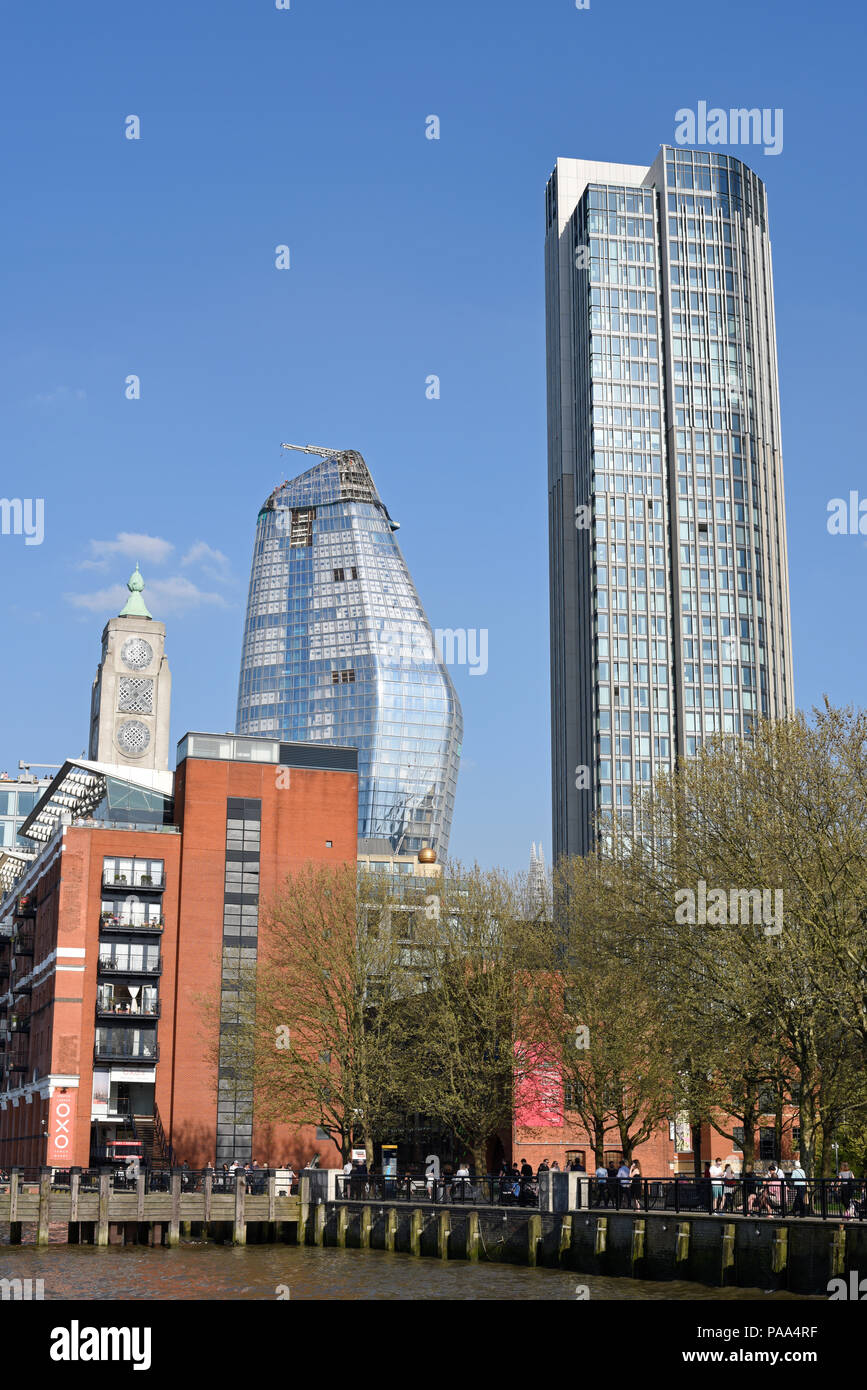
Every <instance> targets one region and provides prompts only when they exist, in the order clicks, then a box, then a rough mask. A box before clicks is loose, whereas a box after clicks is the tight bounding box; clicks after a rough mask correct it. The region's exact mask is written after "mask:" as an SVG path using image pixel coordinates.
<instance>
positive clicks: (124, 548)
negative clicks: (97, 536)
mask: <svg viewBox="0 0 867 1390" xmlns="http://www.w3.org/2000/svg"><path fill="white" fill-rule="evenodd" d="M89 545H90V554H91V558H90V559H89V560H82V562H81V566H80V568H81V569H86V570H96V569H100V570H101V569H105V567H106V565H107V564H108V562H109V560H110V559H111V558H112V557H113V556H119V555H125V556H127V558H128V559H130V560H135V561H136V562H137V563H144V564H149V565H164V564H165V563H166V561H167V560H168V558H169V556H170V555H171V553H172V551H173V550H174V548H175V547H174V546H173V545H172V543H171V541H164V540H162V539H161V538H160V537H159V536H148V535H144V534H142V533H141V532H137V531H118V533H117V536H116V538H115V539H114V540H113V541H90V542H89Z"/></svg>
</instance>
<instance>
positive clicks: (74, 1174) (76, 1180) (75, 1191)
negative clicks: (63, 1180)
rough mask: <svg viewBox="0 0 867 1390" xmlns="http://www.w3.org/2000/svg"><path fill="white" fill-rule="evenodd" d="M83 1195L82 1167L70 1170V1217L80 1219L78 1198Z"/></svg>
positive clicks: (72, 1219) (75, 1219) (74, 1219)
mask: <svg viewBox="0 0 867 1390" xmlns="http://www.w3.org/2000/svg"><path fill="white" fill-rule="evenodd" d="M80 1195H81V1169H80V1168H70V1170H69V1219H70V1221H75V1222H77V1221H78V1199H79V1196H80Z"/></svg>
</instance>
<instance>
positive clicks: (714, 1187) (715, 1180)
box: [708, 1158, 723, 1211]
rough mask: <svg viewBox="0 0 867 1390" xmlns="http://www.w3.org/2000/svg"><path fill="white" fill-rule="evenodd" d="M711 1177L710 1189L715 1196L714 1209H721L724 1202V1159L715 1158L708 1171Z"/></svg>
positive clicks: (713, 1196)
mask: <svg viewBox="0 0 867 1390" xmlns="http://www.w3.org/2000/svg"><path fill="white" fill-rule="evenodd" d="M708 1177H709V1178H710V1190H711V1196H712V1198H713V1209H714V1211H719V1210H720V1208H721V1207H722V1204H723V1169H722V1159H721V1158H715V1159H714V1161H713V1163H712V1164H711V1165H710V1169H709V1171H708Z"/></svg>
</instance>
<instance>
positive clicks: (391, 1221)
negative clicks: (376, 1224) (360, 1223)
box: [385, 1207, 397, 1250]
mask: <svg viewBox="0 0 867 1390" xmlns="http://www.w3.org/2000/svg"><path fill="white" fill-rule="evenodd" d="M396 1243H397V1212H396V1211H395V1209H394V1207H389V1209H388V1211H387V1212H386V1214H385V1248H386V1250H394V1247H395V1244H396Z"/></svg>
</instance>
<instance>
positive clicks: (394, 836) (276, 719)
mask: <svg viewBox="0 0 867 1390" xmlns="http://www.w3.org/2000/svg"><path fill="white" fill-rule="evenodd" d="M284 447H287V448H292V447H296V446H292V445H286V446H284ZM303 452H306V453H312V454H317V455H319V456H320V460H321V461H320V462H318V463H317V464H316V465H315V466H314V467H313V468H310V469H309V470H308V471H307V472H305V473H302V474H300V476H299V477H297V478H294V479H293V480H292V481H291V482H289V481H286V482H283V483H281V484H280V485H279V486H278V487H276V488H275V489H274V491H273V492H272V493H271V496H270V497H269V498H268V500H267V501H266V503H265V505H264V506H263V507H262V510H261V511H260V513H259V519H258V523H257V526H256V543H255V548H254V551H253V568H252V572H251V575H250V593H249V599H248V604H247V619H246V623H245V627H244V643H243V649H242V653H241V679H240V685H239V690H238V713H237V720H236V731H237V732H238V733H239V734H268V735H269V736H270V737H274V736H276V737H278V738H280V739H283V740H287V741H298V742H319V743H331V744H342V745H349V746H353V747H356V748H357V749H358V781H359V786H358V837H359V852H360V853H368V854H375V853H384V854H392V855H400V854H412V853H415V852H416V851H418V850H419V849H421V848H423V847H425V846H427V845H429V846H430V847H431V848H432V849H434V850H435V851H436V853H437V856H438V858H443V857H444V856H445V855H446V853H447V850H448V842H449V832H450V829H451V821H452V813H453V810H454V801H455V788H456V785H457V776H458V761H459V758H460V751H461V737H462V720H461V709H460V705H459V703H458V697H457V695H456V693H455V690H454V686H453V685H452V681H451V678H450V676H449V674H448V671H447V670H446V667H445V665H444V664H443V662H442V659H441V657H440V654H439V652H438V650H437V645H436V643H435V640H434V635H433V632H432V631H431V627H430V624H429V623H428V620H427V617H426V616H425V612H424V609H423V607H422V604H421V600H420V599H419V596H418V594H417V593H416V590H415V586H414V585H413V582H412V579H411V578H410V574H409V570H408V569H407V567H406V562H405V560H404V558H403V555H402V554H401V552H400V548H399V546H398V544H397V541H396V540H395V537H394V532H395V531H396V530H397V523H396V522H393V521H392V520H391V517H390V516H389V514H388V510H387V509H386V507H385V505H384V503H383V502H382V500H381V499H380V497H379V494H378V493H377V491H376V488H375V486H374V483H373V479H372V478H371V476H370V473H369V472H368V470H367V466H366V464H365V462H364V459H363V458H362V457H361V455H360V454H358V453H356V452H355V451H354V450H344V451H339V450H328V449H317V448H313V447H309V448H308V449H306V450H303Z"/></svg>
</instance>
